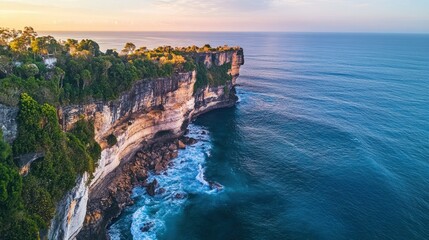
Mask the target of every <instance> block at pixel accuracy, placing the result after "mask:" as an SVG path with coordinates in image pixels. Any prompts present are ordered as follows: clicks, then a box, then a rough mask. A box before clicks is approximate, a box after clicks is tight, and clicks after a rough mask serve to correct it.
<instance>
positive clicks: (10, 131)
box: [0, 104, 18, 143]
mask: <svg viewBox="0 0 429 240" xmlns="http://www.w3.org/2000/svg"><path fill="white" fill-rule="evenodd" d="M17 115H18V108H17V107H9V106H5V105H2V104H0V129H1V130H2V131H3V138H4V140H6V142H8V143H11V142H12V141H13V140H14V139H15V138H16V134H17V123H16V116H17Z"/></svg>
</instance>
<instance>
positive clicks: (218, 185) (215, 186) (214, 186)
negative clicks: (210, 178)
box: [209, 182, 223, 191]
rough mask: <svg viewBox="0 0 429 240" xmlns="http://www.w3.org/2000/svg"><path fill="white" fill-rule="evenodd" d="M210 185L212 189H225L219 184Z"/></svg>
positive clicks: (211, 183)
mask: <svg viewBox="0 0 429 240" xmlns="http://www.w3.org/2000/svg"><path fill="white" fill-rule="evenodd" d="M209 185H210V188H211V189H216V190H218V191H220V190H222V189H223V186H222V185H221V184H220V183H218V182H209Z"/></svg>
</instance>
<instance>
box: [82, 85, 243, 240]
mask: <svg viewBox="0 0 429 240" xmlns="http://www.w3.org/2000/svg"><path fill="white" fill-rule="evenodd" d="M231 93H234V95H233V97H232V98H231V100H230V101H228V102H226V103H224V104H221V105H216V106H213V107H212V108H210V109H207V110H206V111H204V112H202V113H200V114H198V115H197V116H195V117H194V118H193V119H195V118H197V117H198V116H200V115H202V114H204V113H207V112H209V111H211V110H214V109H219V108H229V107H233V106H235V104H236V100H237V99H238V98H237V97H236V96H235V90H234V91H231ZM231 96H232V95H231ZM188 132H189V130H188V129H187V130H186V131H185V132H184V133H183V134H182V135H180V136H179V137H173V138H171V137H169V138H159V139H153V140H152V141H151V142H146V143H145V144H144V146H143V147H142V148H140V149H139V150H138V151H137V153H136V154H134V155H133V156H132V157H131V158H130V160H129V161H128V162H123V163H122V164H121V165H120V166H119V167H117V169H116V170H114V171H113V172H111V173H109V174H108V175H107V176H106V177H105V178H103V179H102V181H100V182H99V183H98V184H97V185H96V186H95V187H94V188H91V189H90V191H91V194H90V197H89V200H88V207H87V215H86V217H85V222H84V225H83V228H82V229H81V230H80V232H79V234H78V235H77V236H76V239H78V240H83V239H100V240H103V239H110V237H109V234H108V231H107V229H108V228H109V226H110V225H111V224H113V223H114V222H115V219H117V218H118V217H119V216H120V215H121V213H122V212H123V210H124V209H125V208H127V207H129V206H132V205H134V204H135V202H134V200H133V197H132V192H133V189H135V188H136V187H142V188H144V189H145V191H146V193H147V194H148V195H149V196H155V195H158V194H163V193H164V191H165V189H163V188H160V187H159V186H158V183H157V182H156V180H154V181H148V180H149V175H150V174H153V175H154V176H157V175H160V174H163V173H165V171H166V170H167V169H169V168H174V165H173V163H172V160H174V159H176V158H177V157H178V156H179V150H180V149H185V148H187V147H189V146H191V145H194V144H196V143H197V140H196V139H194V138H192V137H191V138H190V137H187V136H186V135H187V134H188ZM203 180H204V179H203ZM208 184H209V186H210V188H211V189H217V190H219V189H221V188H222V186H221V185H220V184H218V183H216V182H210V183H208ZM106 190H107V191H106ZM175 197H177V199H179V200H180V199H182V198H183V197H184V196H181V195H177V196H175ZM148 230H149V229H146V230H145V229H142V231H148Z"/></svg>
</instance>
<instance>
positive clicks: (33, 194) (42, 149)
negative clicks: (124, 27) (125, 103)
mask: <svg viewBox="0 0 429 240" xmlns="http://www.w3.org/2000/svg"><path fill="white" fill-rule="evenodd" d="M231 50H236V48H230V47H228V46H223V47H218V48H212V47H211V46H210V45H208V44H206V45H204V46H203V47H201V48H200V47H197V46H190V47H177V48H172V47H170V46H163V47H158V48H155V49H152V50H149V49H147V48H146V47H141V48H137V47H136V46H135V45H134V44H132V43H126V44H125V47H124V49H123V50H122V51H121V53H118V52H116V51H113V50H107V51H106V52H105V53H104V52H101V51H100V48H99V45H98V44H97V43H96V42H94V41H92V40H88V39H84V40H81V41H77V40H74V39H68V40H66V41H58V40H56V39H55V38H53V37H52V36H38V35H37V33H36V32H35V31H34V30H33V28H31V27H26V28H25V29H24V30H23V31H16V30H11V29H5V28H0V103H2V104H6V105H12V106H18V107H19V113H18V117H17V123H18V134H17V138H16V140H15V141H14V143H13V144H12V146H10V145H9V144H7V143H5V142H4V141H3V136H2V132H1V131H0V226H1V227H0V239H38V238H39V237H40V236H39V233H40V231H41V230H46V229H47V228H48V227H49V224H50V221H51V219H52V218H53V216H54V213H55V207H56V204H57V203H58V202H59V201H60V200H61V199H62V198H63V197H64V195H65V194H66V193H67V191H69V190H70V189H71V188H72V187H73V186H74V185H75V183H76V180H77V178H78V176H81V175H82V174H84V173H85V172H88V173H90V174H92V173H93V172H94V169H95V163H96V162H97V160H98V159H99V158H100V155H101V148H100V146H99V145H98V143H97V142H96V141H95V140H94V126H93V123H91V122H88V121H86V120H85V119H81V120H79V121H78V122H77V123H76V124H75V125H74V127H73V129H71V130H70V131H69V132H63V131H62V129H61V127H60V125H59V121H58V117H57V111H56V108H55V106H58V105H66V104H74V103H86V102H89V101H92V100H112V99H116V98H118V97H119V94H121V93H122V92H124V91H127V90H129V89H130V88H131V86H132V85H133V83H134V82H135V81H137V80H140V79H150V78H158V77H167V76H171V75H172V74H174V73H175V72H184V71H185V72H188V71H193V70H197V81H196V84H195V90H196V89H199V88H204V87H206V86H220V85H224V84H226V83H227V82H228V81H231V79H232V76H231V75H230V74H229V70H230V69H231V63H226V64H224V65H222V66H217V65H215V64H212V66H210V67H207V66H206V65H205V64H204V63H201V62H199V58H198V57H199V54H202V53H210V52H223V51H231ZM107 141H108V144H109V146H113V145H115V144H117V139H116V137H115V136H114V135H113V134H112V135H110V136H109V137H108V138H107ZM26 154H38V156H41V157H39V158H38V159H35V160H34V159H32V160H34V162H32V163H31V169H30V171H29V172H28V174H27V175H25V176H24V175H23V174H22V173H23V172H22V171H21V175H20V173H19V171H20V170H22V169H23V167H24V166H25V165H26V164H27V163H28V162H25V161H24V160H23V159H26V158H25V157H23V156H25V155H26Z"/></svg>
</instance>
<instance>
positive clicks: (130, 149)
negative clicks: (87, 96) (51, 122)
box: [11, 49, 244, 239]
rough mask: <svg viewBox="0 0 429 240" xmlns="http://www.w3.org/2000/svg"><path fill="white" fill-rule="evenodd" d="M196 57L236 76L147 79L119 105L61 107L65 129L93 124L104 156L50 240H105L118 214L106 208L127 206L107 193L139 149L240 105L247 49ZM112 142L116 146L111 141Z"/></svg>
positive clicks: (60, 212)
mask: <svg viewBox="0 0 429 240" xmlns="http://www.w3.org/2000/svg"><path fill="white" fill-rule="evenodd" d="M194 58H195V61H196V62H197V63H199V64H203V65H204V66H205V68H207V69H211V68H216V67H225V66H227V69H226V70H227V71H228V74H229V75H230V76H231V78H230V79H228V80H227V81H223V82H221V83H219V81H215V80H216V79H211V80H212V81H213V80H214V82H215V84H212V83H211V82H209V83H208V84H205V85H201V83H199V82H198V81H200V77H199V76H198V74H199V73H198V72H197V71H198V69H197V71H191V72H176V73H174V74H173V75H172V76H170V77H164V78H157V79H142V80H140V81H138V82H136V83H135V84H134V85H133V87H132V88H131V90H130V91H127V92H125V93H123V94H121V96H120V98H119V99H118V100H115V101H109V102H93V103H90V104H86V105H72V106H67V107H63V108H59V109H58V115H59V119H60V121H61V123H62V126H63V129H64V130H69V129H71V127H72V126H73V124H74V123H76V122H77V121H78V120H79V119H81V118H85V119H87V120H90V121H93V123H94V127H95V139H96V141H97V142H98V143H99V144H100V146H101V147H102V153H101V158H100V159H99V161H98V163H97V168H96V170H95V173H94V174H93V176H92V177H89V176H88V175H87V174H85V175H84V176H82V177H81V178H80V179H79V180H78V181H77V184H76V187H75V188H73V189H72V190H71V191H70V192H69V193H68V194H67V196H65V197H64V199H63V200H62V201H61V202H60V203H59V205H58V206H57V211H56V216H55V218H54V219H53V220H52V224H51V228H50V230H49V234H48V235H49V239H74V238H76V237H77V238H78V239H87V238H88V237H91V238H101V239H104V238H105V235H104V230H105V228H106V225H107V224H108V223H109V221H110V220H111V218H113V217H115V216H110V215H106V214H104V213H103V212H102V211H101V210H103V209H112V208H117V212H118V211H119V212H120V210H121V209H122V208H123V207H125V203H119V202H115V201H113V200H115V199H116V198H115V196H109V194H110V193H109V191H108V189H106V186H107V185H108V183H110V182H111V181H112V179H114V178H115V176H117V175H118V174H120V173H119V172H118V171H119V170H120V168H119V167H120V166H123V165H125V164H126V163H127V162H129V161H130V160H131V159H132V158H133V156H134V155H135V154H136V152H137V151H138V150H139V149H142V148H144V147H147V146H149V145H151V144H154V143H157V142H164V141H168V140H172V139H176V138H178V137H180V136H182V135H183V134H184V132H185V131H186V128H187V126H188V124H189V122H190V121H191V120H192V119H193V118H195V117H197V116H198V115H200V114H203V113H205V112H208V111H210V110H213V109H217V108H223V107H230V106H233V105H234V104H235V103H236V100H237V97H236V96H235V88H234V87H235V85H236V80H237V78H238V76H239V71H240V66H241V65H243V64H244V54H243V50H242V49H235V50H231V51H224V52H209V53H197V54H196V55H195V56H194ZM220 69H223V68H220ZM209 77H210V74H209ZM211 77H212V78H215V77H216V75H215V74H213V76H211ZM11 114H13V112H12V113H11ZM112 138H113V139H115V141H114V143H112V142H111V141H109V139H112ZM109 197H110V198H111V199H110V201H107V202H108V204H110V206H107V207H104V208H103V209H101V210H100V209H97V207H94V206H98V205H97V204H99V205H100V202H101V200H103V199H106V198H109ZM112 199H113V200H112ZM88 206H91V209H90V208H88ZM87 209H88V212H87ZM100 233H103V234H102V235H99V234H100Z"/></svg>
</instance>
